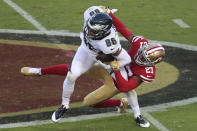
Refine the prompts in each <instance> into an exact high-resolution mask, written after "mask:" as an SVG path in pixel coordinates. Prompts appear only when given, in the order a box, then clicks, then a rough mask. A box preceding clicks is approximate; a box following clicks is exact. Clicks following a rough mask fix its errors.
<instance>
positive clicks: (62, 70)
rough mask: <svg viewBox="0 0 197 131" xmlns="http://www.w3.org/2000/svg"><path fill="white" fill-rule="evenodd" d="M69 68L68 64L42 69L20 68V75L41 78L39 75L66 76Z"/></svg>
mask: <svg viewBox="0 0 197 131" xmlns="http://www.w3.org/2000/svg"><path fill="white" fill-rule="evenodd" d="M69 67H70V66H69V65H68V64H61V65H53V66H49V67H44V68H33V67H23V68H21V74H23V75H25V76H41V75H63V76H66V75H67V72H68V69H69Z"/></svg>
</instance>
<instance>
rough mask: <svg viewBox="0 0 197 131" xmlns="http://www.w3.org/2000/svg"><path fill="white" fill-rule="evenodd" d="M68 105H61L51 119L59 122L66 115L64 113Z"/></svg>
mask: <svg viewBox="0 0 197 131" xmlns="http://www.w3.org/2000/svg"><path fill="white" fill-rule="evenodd" d="M67 110H68V109H66V107H65V106H64V105H61V106H60V107H59V108H58V109H57V110H56V111H55V112H54V113H53V115H52V117H51V120H52V121H53V122H58V121H59V120H60V118H61V117H62V116H63V115H64V113H65V112H66V111H67Z"/></svg>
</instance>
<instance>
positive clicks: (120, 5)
mask: <svg viewBox="0 0 197 131" xmlns="http://www.w3.org/2000/svg"><path fill="white" fill-rule="evenodd" d="M13 2H15V3H16V4H17V5H19V6H20V7H21V8H22V9H24V10H25V11H26V12H28V13H29V14H30V15H32V16H33V17H34V18H35V19H36V20H37V21H38V22H39V23H40V24H42V25H43V26H44V27H45V28H46V29H47V30H69V32H75V33H79V32H80V31H82V26H83V11H84V10H85V9H86V8H88V7H90V6H92V5H105V6H109V7H110V8H117V9H119V11H118V12H117V13H116V14H115V15H116V16H118V18H120V20H121V21H123V22H124V23H125V25H126V26H127V27H128V28H129V29H130V30H131V31H133V32H134V33H135V34H137V35H142V36H144V37H146V38H148V39H151V40H159V41H168V42H177V43H184V44H191V45H196V46H197V42H196V41H197V37H196V36H197V15H196V14H197V9H196V5H197V1H196V0H122V1H121V0H111V1H110V0H77V1H75V2H73V0H13ZM176 18H178V19H182V20H183V21H184V22H185V23H187V24H188V25H190V28H181V27H180V26H178V25H177V24H175V23H174V22H173V21H172V19H176ZM0 29H16V30H38V29H37V28H36V27H35V26H33V25H32V24H31V23H30V22H29V21H27V20H26V19H24V17H22V16H21V15H19V14H18V13H17V12H16V11H15V10H14V9H13V8H11V7H10V6H9V5H8V4H7V3H5V2H4V0H0ZM196 110H197V103H195V104H191V105H185V106H180V107H173V108H168V109H166V110H165V111H158V112H151V115H152V116H153V117H154V118H155V119H157V120H158V121H159V122H161V123H162V124H163V125H164V126H165V127H166V128H167V129H169V130H173V131H195V130H197V125H196V123H197V119H196V116H197V113H196ZM76 130H77V131H120V130H122V131H128V130H129V131H136V130H138V131H143V130H146V131H156V130H158V129H157V128H156V127H155V126H153V125H152V126H151V127H150V128H147V129H144V128H139V127H138V126H137V125H136V124H135V122H134V121H133V115H132V114H126V115H121V116H116V117H107V118H99V119H92V120H84V121H78V122H65V123H60V124H48V125H40V126H32V127H18V128H11V129H0V131H76Z"/></svg>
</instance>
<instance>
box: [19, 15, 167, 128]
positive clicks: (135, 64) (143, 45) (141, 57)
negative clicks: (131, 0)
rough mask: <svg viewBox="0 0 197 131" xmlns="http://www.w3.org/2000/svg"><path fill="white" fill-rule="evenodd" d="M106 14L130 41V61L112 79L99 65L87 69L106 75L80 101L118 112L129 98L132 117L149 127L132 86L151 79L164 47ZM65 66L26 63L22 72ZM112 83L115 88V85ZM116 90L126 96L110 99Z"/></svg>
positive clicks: (60, 69) (60, 70)
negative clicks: (100, 84)
mask: <svg viewBox="0 0 197 131" xmlns="http://www.w3.org/2000/svg"><path fill="white" fill-rule="evenodd" d="M109 14H110V16H111V17H112V18H113V24H114V26H115V27H116V29H117V31H118V32H120V33H121V34H122V35H123V36H124V37H125V38H126V39H128V41H129V42H130V44H131V47H130V49H129V51H128V53H129V55H130V57H131V59H132V62H131V63H130V64H129V65H127V66H124V67H121V68H120V70H118V71H115V72H114V73H112V77H113V79H110V78H109V74H108V73H107V72H105V71H103V70H102V69H101V71H98V67H95V68H96V69H95V68H93V69H92V70H90V71H89V72H87V73H86V74H87V75H88V76H92V75H91V74H93V72H94V70H97V71H98V74H97V76H99V74H100V75H101V74H102V76H100V78H103V79H105V84H104V85H103V86H102V87H100V88H99V89H97V90H95V91H94V92H92V93H90V94H88V95H87V96H86V97H85V98H84V101H83V103H84V105H85V106H92V105H93V106H94V107H97V108H105V107H113V106H118V107H120V108H119V109H120V112H123V111H124V110H125V108H126V107H127V102H128V103H129V105H130V106H131V108H132V109H133V111H134V119H135V121H136V123H137V124H138V125H139V126H141V127H149V126H150V124H149V122H147V121H146V120H144V119H143V118H142V116H141V113H140V109H139V104H138V100H137V94H136V92H135V91H134V90H133V89H135V88H137V87H138V86H139V85H140V84H141V83H142V82H143V81H144V82H151V81H152V80H154V78H155V72H156V69H155V64H156V63H158V62H160V61H161V60H163V58H164V56H165V50H164V48H163V47H162V46H161V45H159V44H153V43H149V42H148V40H147V39H145V38H144V37H141V36H135V35H134V34H133V33H132V32H131V31H129V30H128V29H127V28H126V27H125V26H124V24H123V23H122V22H121V21H120V20H119V19H118V18H116V17H115V15H114V14H112V13H111V12H109ZM101 61H102V60H101ZM116 64H117V63H116ZM68 68H69V65H56V66H51V67H47V68H41V69H38V68H29V67H25V68H22V70H21V72H22V74H24V75H35V74H36V75H38V74H39V75H45V74H58V75H66V74H67V72H68ZM109 72H111V71H109ZM103 74H105V75H103ZM114 84H115V87H116V88H114ZM129 91H131V92H129ZM119 92H125V94H126V96H127V99H122V100H120V99H109V98H111V97H113V96H114V95H116V94H118V93H119Z"/></svg>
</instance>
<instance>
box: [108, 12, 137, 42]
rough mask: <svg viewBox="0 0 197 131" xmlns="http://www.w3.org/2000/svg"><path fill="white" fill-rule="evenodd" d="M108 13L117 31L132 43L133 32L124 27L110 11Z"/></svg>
mask: <svg viewBox="0 0 197 131" xmlns="http://www.w3.org/2000/svg"><path fill="white" fill-rule="evenodd" d="M109 15H110V16H111V17H112V19H113V25H114V26H115V27H116V29H117V31H118V32H120V34H122V36H124V37H125V38H126V39H127V40H128V41H129V42H130V43H132V38H133V36H134V34H133V33H132V32H131V31H130V30H128V29H127V28H126V26H125V25H124V24H123V23H122V22H121V21H120V20H119V19H118V18H117V17H116V16H115V15H114V14H113V13H112V12H110V13H109Z"/></svg>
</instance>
